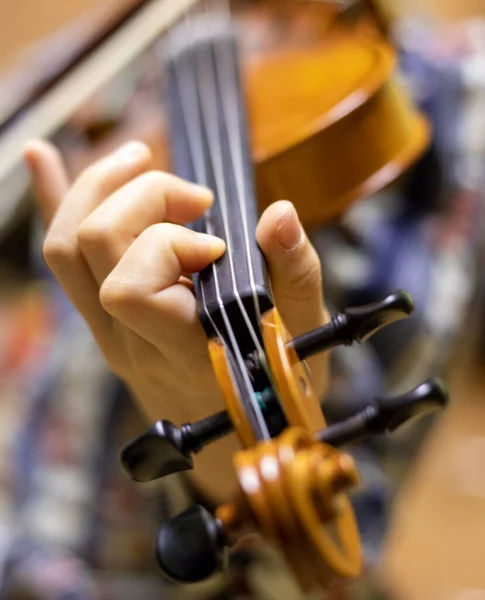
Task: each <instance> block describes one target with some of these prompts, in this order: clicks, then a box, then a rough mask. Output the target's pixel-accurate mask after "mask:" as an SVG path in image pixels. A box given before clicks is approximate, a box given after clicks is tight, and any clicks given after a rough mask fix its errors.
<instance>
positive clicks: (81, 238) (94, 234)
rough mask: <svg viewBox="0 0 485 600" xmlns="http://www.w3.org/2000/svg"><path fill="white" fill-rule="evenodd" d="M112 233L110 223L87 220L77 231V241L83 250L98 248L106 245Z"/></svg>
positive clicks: (99, 220)
mask: <svg viewBox="0 0 485 600" xmlns="http://www.w3.org/2000/svg"><path fill="white" fill-rule="evenodd" d="M111 232H112V227H111V224H110V223H105V222H103V221H102V220H101V219H97V220H96V221H95V220H94V219H90V218H87V219H86V220H85V221H83V222H82V223H81V225H80V226H79V229H78V231H77V241H78V243H79V245H80V246H81V248H83V249H89V248H97V247H99V246H104V245H106V243H107V241H108V239H109V236H110V234H111Z"/></svg>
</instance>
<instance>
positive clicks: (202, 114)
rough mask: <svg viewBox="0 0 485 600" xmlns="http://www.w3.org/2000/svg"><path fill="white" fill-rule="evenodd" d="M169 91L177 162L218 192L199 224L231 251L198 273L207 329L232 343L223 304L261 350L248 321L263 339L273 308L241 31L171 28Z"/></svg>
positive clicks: (244, 337) (209, 26)
mask: <svg viewBox="0 0 485 600" xmlns="http://www.w3.org/2000/svg"><path fill="white" fill-rule="evenodd" d="M166 54H167V62H166V69H167V71H166V89H167V99H168V114H169V126H170V136H171V148H172V158H173V166H174V170H175V172H176V173H177V174H178V175H179V176H181V177H183V178H184V179H187V180H190V181H193V182H197V183H200V184H203V185H206V186H208V187H209V188H210V189H211V190H213V192H214V196H215V201H214V204H213V206H212V207H211V209H210V210H209V211H208V213H207V214H206V215H205V217H203V218H201V219H200V220H199V221H198V222H197V223H194V224H193V227H194V229H196V230H198V231H202V232H206V233H210V234H213V235H216V236H219V237H221V238H223V239H224V240H225V241H226V244H227V251H226V253H225V254H224V256H223V257H222V258H221V259H219V260H218V261H217V262H216V263H215V264H214V265H213V266H209V267H208V268H206V269H205V270H203V271H202V272H201V273H200V274H199V275H198V276H197V278H196V289H197V299H198V305H199V313H200V317H201V320H202V323H203V325H204V327H205V330H206V332H207V334H208V335H209V336H210V337H212V336H215V335H216V334H217V333H218V332H219V333H220V334H222V336H223V337H224V338H225V339H226V340H227V341H228V343H230V339H229V337H230V336H228V335H227V334H228V332H227V331H226V329H227V328H226V322H225V319H224V318H223V314H222V313H221V304H222V305H223V306H224V307H225V311H226V313H227V315H228V316H229V319H230V321H231V324H232V328H233V329H234V332H235V333H236V336H237V340H238V345H239V347H240V349H241V351H242V353H243V355H246V354H249V353H250V352H251V350H254V340H253V339H252V338H251V335H250V334H249V332H248V323H247V320H248V319H249V321H250V322H251V324H252V327H253V328H254V331H256V332H257V335H258V336H259V337H260V315H261V313H263V312H264V311H266V310H268V309H269V308H271V306H272V301H271V295H270V291H269V286H268V280H267V273H266V267H265V263H264V259H263V257H262V255H261V251H260V250H259V247H258V245H257V243H256V236H255V231H256V225H257V202H256V194H255V185H254V175H253V167H252V160H251V154H250V146H249V140H248V133H247V131H248V126H247V117H246V110H245V106H244V101H243V90H242V85H241V76H240V71H239V66H238V51H237V43H236V38H235V35H234V31H233V29H232V27H231V26H230V25H229V23H228V22H227V21H225V20H222V21H221V22H219V21H218V20H217V19H215V18H211V19H210V20H204V19H198V20H197V21H196V22H192V23H189V24H184V26H183V27H181V28H179V29H178V30H177V31H176V32H174V33H172V35H171V37H170V40H169V43H168V52H167V53H166Z"/></svg>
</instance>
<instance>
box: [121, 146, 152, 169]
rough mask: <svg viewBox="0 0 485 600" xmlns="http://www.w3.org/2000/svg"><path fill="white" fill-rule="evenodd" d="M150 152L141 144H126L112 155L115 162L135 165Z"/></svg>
mask: <svg viewBox="0 0 485 600" xmlns="http://www.w3.org/2000/svg"><path fill="white" fill-rule="evenodd" d="M149 153H150V150H149V149H148V147H147V146H146V145H145V144H143V143H142V142H136V141H134V142H128V143H127V144H125V145H124V146H121V148H119V149H118V150H116V152H115V153H114V157H115V158H116V160H117V161H119V162H122V163H123V164H131V163H137V162H139V161H140V160H141V159H143V158H146V157H148V155H149Z"/></svg>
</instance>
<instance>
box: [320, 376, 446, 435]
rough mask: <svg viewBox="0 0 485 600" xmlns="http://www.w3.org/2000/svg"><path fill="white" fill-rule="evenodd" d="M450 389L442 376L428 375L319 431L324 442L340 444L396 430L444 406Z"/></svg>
mask: <svg viewBox="0 0 485 600" xmlns="http://www.w3.org/2000/svg"><path fill="white" fill-rule="evenodd" d="M447 403H448V391H447V389H446V386H445V384H444V382H443V381H441V379H438V378H434V379H428V380H427V381H425V382H424V383H422V384H421V385H419V386H418V387H417V388H415V389H414V390H412V391H411V392H408V393H407V394H402V395H401V396H395V397H393V398H381V399H377V400H376V403H375V405H369V406H367V407H366V408H364V409H363V410H362V411H360V412H358V413H357V414H355V415H353V416H351V417H349V418H348V419H345V420H343V421H340V422H339V423H334V424H333V425H330V426H329V427H327V428H325V429H323V430H322V431H321V432H319V433H318V434H317V437H318V439H319V440H320V441H321V442H325V443H327V444H330V445H331V446H335V447H339V446H343V445H344V444H348V443H351V442H357V441H359V440H361V439H363V438H367V437H369V436H372V435H378V434H381V433H385V432H386V431H394V430H395V429H397V428H398V427H400V426H401V425H403V424H404V423H406V422H407V421H409V420H410V419H411V418H413V417H420V416H424V415H425V414H428V413H431V412H435V411H436V410H439V409H440V408H444V407H445V406H446V405H447Z"/></svg>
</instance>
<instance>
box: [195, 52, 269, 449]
mask: <svg viewBox="0 0 485 600" xmlns="http://www.w3.org/2000/svg"><path fill="white" fill-rule="evenodd" d="M197 59H199V60H197ZM196 61H197V63H198V65H199V67H200V68H199V69H197V75H198V83H199V84H200V85H199V89H200V94H201V95H200V98H201V110H202V116H203V117H204V118H203V119H202V121H203V125H204V128H205V132H206V135H207V139H208V149H209V158H210V161H211V166H212V170H213V173H214V178H215V183H216V189H217V198H218V200H219V206H220V209H221V216H222V222H223V227H224V234H225V238H226V244H227V250H226V252H227V256H228V262H229V268H230V272H231V279H232V286H233V292H234V297H235V299H236V302H237V304H238V306H239V309H240V311H241V314H242V316H243V319H244V321H245V323H246V326H247V327H248V330H249V333H250V335H251V336H252V337H253V339H255V340H257V343H258V344H259V340H258V337H257V335H256V333H255V331H254V329H253V326H252V323H251V320H250V318H249V315H248V314H247V311H246V308H245V307H244V304H243V302H242V300H241V297H240V294H239V290H238V289H237V282H236V275H235V269H234V261H233V256H232V236H231V232H230V229H229V221H228V213H227V210H228V202H227V197H226V189H225V179H224V168H223V154H222V144H221V138H220V131H219V123H218V114H217V108H216V107H217V94H216V89H215V85H216V81H215V76H214V73H213V71H212V68H211V63H213V64H214V67H215V66H216V65H215V63H214V61H213V59H212V52H211V46H210V45H209V46H208V48H204V49H203V50H201V51H200V52H199V53H198V56H197V57H196ZM216 271H217V269H216ZM216 284H218V281H217V277H216ZM218 302H219V305H220V306H223V302H222V298H220V293H219V292H218ZM222 316H223V318H224V320H225V324H226V328H227V333H228V335H229V338H230V340H231V345H232V346H233V348H234V355H235V358H236V361H237V362H238V366H239V369H240V372H241V376H242V378H243V380H244V383H245V386H246V389H247V391H249V390H250V394H249V402H250V404H251V408H252V412H253V415H254V416H255V417H256V420H257V422H258V425H259V428H260V430H261V431H262V433H263V436H264V437H265V438H267V439H269V438H270V434H269V431H268V428H267V426H266V422H265V420H264V417H263V414H262V412H261V409H260V407H259V405H258V403H257V401H256V399H255V397H254V390H253V388H252V384H251V381H250V378H249V374H248V372H247V367H246V364H245V362H244V358H243V356H242V354H241V351H240V350H239V347H238V345H237V339H236V336H235V333H234V330H233V328H232V325H231V323H230V320H229V318H228V317H227V313H226V312H225V310H224V311H223V312H222ZM226 319H227V322H226Z"/></svg>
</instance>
